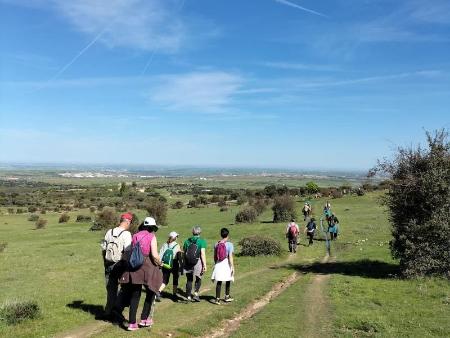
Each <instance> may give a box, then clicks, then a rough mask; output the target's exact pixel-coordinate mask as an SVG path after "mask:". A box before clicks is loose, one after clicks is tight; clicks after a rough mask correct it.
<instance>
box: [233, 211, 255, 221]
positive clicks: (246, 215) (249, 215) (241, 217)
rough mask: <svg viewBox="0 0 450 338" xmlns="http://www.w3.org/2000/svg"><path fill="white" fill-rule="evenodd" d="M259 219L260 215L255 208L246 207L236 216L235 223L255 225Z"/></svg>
mask: <svg viewBox="0 0 450 338" xmlns="http://www.w3.org/2000/svg"><path fill="white" fill-rule="evenodd" d="M257 217H258V213H257V212H256V209H255V208H253V207H246V208H244V209H242V210H241V211H239V212H238V213H237V214H236V217H235V221H236V223H253V222H254V221H256V218H257Z"/></svg>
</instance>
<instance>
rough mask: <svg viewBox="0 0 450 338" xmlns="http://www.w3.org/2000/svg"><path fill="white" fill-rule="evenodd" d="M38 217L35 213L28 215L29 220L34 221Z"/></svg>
mask: <svg viewBox="0 0 450 338" xmlns="http://www.w3.org/2000/svg"><path fill="white" fill-rule="evenodd" d="M38 219H39V216H38V215H36V214H31V215H30V217H28V220H29V221H30V222H36V221H37V220H38Z"/></svg>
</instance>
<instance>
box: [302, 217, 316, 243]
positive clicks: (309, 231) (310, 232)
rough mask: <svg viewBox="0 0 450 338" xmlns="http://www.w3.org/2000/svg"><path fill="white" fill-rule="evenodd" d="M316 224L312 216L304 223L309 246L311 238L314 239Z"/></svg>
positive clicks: (311, 241)
mask: <svg viewBox="0 0 450 338" xmlns="http://www.w3.org/2000/svg"><path fill="white" fill-rule="evenodd" d="M316 229H317V226H316V220H315V219H314V218H311V219H310V220H309V222H308V224H306V228H305V230H306V235H307V236H308V239H309V243H308V246H310V245H311V244H313V239H314V234H315V232H316Z"/></svg>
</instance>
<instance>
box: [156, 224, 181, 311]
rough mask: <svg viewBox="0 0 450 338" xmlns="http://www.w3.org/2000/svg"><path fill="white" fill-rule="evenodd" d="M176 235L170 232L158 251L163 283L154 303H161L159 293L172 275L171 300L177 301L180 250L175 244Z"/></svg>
mask: <svg viewBox="0 0 450 338" xmlns="http://www.w3.org/2000/svg"><path fill="white" fill-rule="evenodd" d="M177 238H178V234H177V233H176V232H175V231H172V232H171V233H170V234H169V238H168V239H167V242H166V243H164V244H163V246H162V247H161V250H160V251H159V256H160V257H161V260H162V264H163V265H162V273H163V283H162V284H161V287H160V288H159V292H158V293H157V295H156V301H157V302H159V301H161V292H162V291H163V290H164V289H165V287H166V286H167V284H169V281H170V275H171V274H172V275H173V279H172V285H173V288H172V295H173V300H174V301H175V300H176V299H177V290H178V278H179V276H180V255H181V249H180V245H179V244H178V243H177Z"/></svg>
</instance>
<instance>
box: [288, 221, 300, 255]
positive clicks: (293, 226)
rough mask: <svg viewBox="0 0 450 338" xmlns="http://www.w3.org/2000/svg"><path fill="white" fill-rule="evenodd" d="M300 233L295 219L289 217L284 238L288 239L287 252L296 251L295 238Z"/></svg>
mask: <svg viewBox="0 0 450 338" xmlns="http://www.w3.org/2000/svg"><path fill="white" fill-rule="evenodd" d="M299 233H300V228H299V227H298V225H297V223H295V219H291V222H290V223H289V224H288V225H287V226H286V238H287V240H288V246H289V252H293V253H296V252H297V239H298V234H299Z"/></svg>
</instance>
